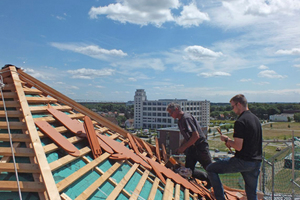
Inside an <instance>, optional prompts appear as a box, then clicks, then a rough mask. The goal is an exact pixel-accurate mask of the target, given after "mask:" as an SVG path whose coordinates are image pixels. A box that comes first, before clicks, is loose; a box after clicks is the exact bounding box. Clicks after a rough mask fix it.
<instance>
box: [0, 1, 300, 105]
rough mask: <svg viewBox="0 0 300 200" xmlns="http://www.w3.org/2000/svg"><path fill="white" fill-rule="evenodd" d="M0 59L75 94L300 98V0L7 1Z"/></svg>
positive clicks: (0, 14) (0, 31) (80, 96)
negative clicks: (144, 92) (240, 95)
mask: <svg viewBox="0 0 300 200" xmlns="http://www.w3.org/2000/svg"><path fill="white" fill-rule="evenodd" d="M0 7H1V8H2V9H1V12H0V27H1V28H0V63H2V66H4V65H5V64H8V63H9V64H13V65H16V66H17V67H20V68H23V69H24V70H25V72H26V73H28V74H30V75H32V76H34V77H35V78H37V79H39V80H40V81H42V82H44V83H46V84H48V85H49V86H51V87H53V88H54V89H56V90H58V91H60V92H62V93H63V94H65V95H67V96H68V97H70V98H72V99H75V100H96V101H130V100H133V97H134V93H135V91H136V89H145V90H146V94H147V97H148V99H149V100H157V99H167V98H170V99H171V98H184V99H189V100H209V101H211V102H228V101H229V99H230V98H231V97H232V96H234V95H235V94H238V93H243V94H245V96H246V97H247V99H248V101H250V102H299V99H300V78H299V75H300V0H269V1H263V0H227V1H221V0H220V1H218V0H192V1H181V0H118V1H106V0H101V1H79V0H59V1H58V0H53V1H37V0H28V1H21V0H15V1H11V0H1V1H0Z"/></svg>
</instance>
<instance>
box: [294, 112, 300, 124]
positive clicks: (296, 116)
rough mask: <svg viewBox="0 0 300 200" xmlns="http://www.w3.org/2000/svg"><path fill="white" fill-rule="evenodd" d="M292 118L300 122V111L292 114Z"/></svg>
mask: <svg viewBox="0 0 300 200" xmlns="http://www.w3.org/2000/svg"><path fill="white" fill-rule="evenodd" d="M294 120H295V121H296V122H300V113H295V115H294Z"/></svg>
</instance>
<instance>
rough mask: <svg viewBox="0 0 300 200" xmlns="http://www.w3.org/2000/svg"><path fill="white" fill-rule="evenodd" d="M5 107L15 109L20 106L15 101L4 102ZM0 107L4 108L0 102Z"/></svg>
mask: <svg viewBox="0 0 300 200" xmlns="http://www.w3.org/2000/svg"><path fill="white" fill-rule="evenodd" d="M5 106H6V107H7V108H16V107H20V104H19V102H17V101H5ZM0 107H4V103H3V101H0Z"/></svg>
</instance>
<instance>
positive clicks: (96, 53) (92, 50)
mask: <svg viewBox="0 0 300 200" xmlns="http://www.w3.org/2000/svg"><path fill="white" fill-rule="evenodd" d="M51 46H53V47H56V48H58V49H60V50H69V51H73V52H76V53H80V54H83V55H87V56H90V57H92V58H96V59H107V58H108V57H115V56H117V57H123V56H127V53H124V52H123V51H122V50H116V49H112V50H107V49H103V48H100V47H99V46H96V45H86V44H71V43H56V42H52V43H51Z"/></svg>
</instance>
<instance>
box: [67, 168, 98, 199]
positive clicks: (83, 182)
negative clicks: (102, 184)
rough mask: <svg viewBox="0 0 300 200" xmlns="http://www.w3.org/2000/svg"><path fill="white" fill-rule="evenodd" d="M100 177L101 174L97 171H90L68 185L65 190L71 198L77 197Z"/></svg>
mask: <svg viewBox="0 0 300 200" xmlns="http://www.w3.org/2000/svg"><path fill="white" fill-rule="evenodd" d="M99 177H100V175H99V174H98V173H97V172H95V171H89V172H88V173H86V174H85V175H84V176H82V177H80V179H78V180H77V181H75V182H74V183H73V184H71V185H70V186H69V187H67V188H66V189H65V190H64V191H63V192H64V193H66V194H67V195H68V196H69V197H70V198H71V199H75V198H76V197H78V196H79V195H80V194H81V193H82V192H84V190H86V189H87V188H88V187H89V186H90V185H91V184H93V183H94V182H95V181H96V180H97V179H98V178H99Z"/></svg>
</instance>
